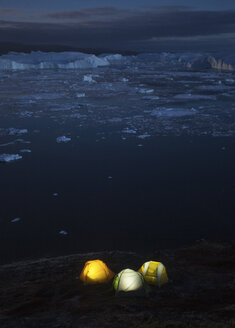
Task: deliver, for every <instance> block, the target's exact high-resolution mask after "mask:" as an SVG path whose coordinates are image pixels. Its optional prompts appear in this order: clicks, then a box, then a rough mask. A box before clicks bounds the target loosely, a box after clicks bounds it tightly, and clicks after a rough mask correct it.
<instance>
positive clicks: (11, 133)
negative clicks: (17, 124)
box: [8, 128, 28, 136]
mask: <svg viewBox="0 0 235 328" xmlns="http://www.w3.org/2000/svg"><path fill="white" fill-rule="evenodd" d="M26 133H28V130H27V129H15V128H9V132H8V134H9V136H15V135H21V134H26Z"/></svg>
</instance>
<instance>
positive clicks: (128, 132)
mask: <svg viewBox="0 0 235 328" xmlns="http://www.w3.org/2000/svg"><path fill="white" fill-rule="evenodd" d="M122 133H127V134H136V130H133V129H127V128H126V129H123V130H122Z"/></svg>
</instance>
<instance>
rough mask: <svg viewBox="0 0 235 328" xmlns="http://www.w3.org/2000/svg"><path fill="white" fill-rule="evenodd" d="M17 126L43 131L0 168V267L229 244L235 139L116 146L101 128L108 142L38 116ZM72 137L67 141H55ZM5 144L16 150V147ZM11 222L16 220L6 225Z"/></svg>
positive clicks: (234, 222) (234, 216) (234, 209)
mask: <svg viewBox="0 0 235 328" xmlns="http://www.w3.org/2000/svg"><path fill="white" fill-rule="evenodd" d="M26 122H27V124H26ZM1 123H2V127H4V125H5V126H6V127H8V126H15V127H21V126H19V123H17V122H13V121H11V122H8V121H5V122H1ZM17 124H18V126H17ZM23 127H24V128H28V129H29V130H30V131H33V129H39V130H40V132H38V133H33V132H31V133H30V135H29V136H28V137H25V139H26V140H30V141H31V144H30V145H18V146H17V147H18V150H19V149H22V148H30V149H31V150H32V153H30V154H23V159H22V160H19V161H16V162H12V163H8V164H1V166H0V185H1V188H0V200H1V208H0V262H1V263H5V262H11V261H13V260H18V259H26V258H35V257H41V256H53V255H62V254H69V253H75V252H84V251H86V252H87V251H100V250H117V249H118V250H133V251H148V250H157V249H159V248H167V247H175V246H179V245H186V244H191V243H194V242H195V241H196V240H199V239H202V238H205V239H209V240H229V239H232V238H234V231H235V202H234V195H235V170H234V164H235V152H234V143H235V138H232V137H231V138H230V137H225V138H219V137H218V138H215V137H189V136H185V137H183V136H182V137H151V138H148V139H145V140H139V139H137V138H135V137H131V136H130V137H128V138H127V140H121V138H120V134H118V133H115V131H112V133H111V131H109V130H108V128H107V131H104V129H102V132H105V134H104V135H105V138H106V139H104V140H100V141H99V142H96V139H97V133H99V131H98V130H97V129H95V128H93V129H92V128H90V129H84V130H83V129H82V128H80V129H79V128H77V127H75V125H74V124H73V122H72V121H71V123H68V124H67V125H66V130H65V127H64V126H63V125H59V124H57V123H55V122H52V121H49V120H41V119H39V120H34V121H33V120H32V121H31V120H30V119H29V120H25V121H24V126H23ZM68 131H70V132H71V138H72V141H71V142H69V143H67V144H57V143H56V141H55V140H56V137H58V136H59V135H63V134H65V133H66V132H68ZM77 136H79V138H77ZM100 136H102V134H101V135H100ZM100 136H99V138H100ZM2 141H7V140H3V139H2ZM139 143H141V144H143V147H138V146H137V145H138V144H139ZM10 147H11V146H9V148H8V152H9V151H10V150H12V151H11V153H16V151H17V150H16V145H14V146H12V149H11V148H10ZM4 151H5V149H1V152H4ZM109 176H112V179H109V178H108V177H109ZM55 192H57V193H58V196H57V197H55V196H53V193H55ZM15 217H20V218H21V221H19V222H16V223H11V222H10V221H11V219H13V218H15ZM60 230H65V231H67V232H68V235H66V236H63V235H60V234H59V231H60Z"/></svg>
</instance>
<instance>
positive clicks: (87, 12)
mask: <svg viewBox="0 0 235 328" xmlns="http://www.w3.org/2000/svg"><path fill="white" fill-rule="evenodd" d="M130 13H131V10H124V9H118V8H114V7H98V8H81V9H80V10H71V11H57V12H50V13H46V14H44V15H41V16H40V17H41V18H51V19H55V20H74V19H97V18H98V17H106V18H107V17H110V16H111V17H112V18H120V17H123V16H126V15H129V14H130Z"/></svg>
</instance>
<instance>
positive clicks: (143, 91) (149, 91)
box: [136, 88, 154, 94]
mask: <svg viewBox="0 0 235 328" xmlns="http://www.w3.org/2000/svg"><path fill="white" fill-rule="evenodd" d="M136 91H137V92H138V93H143V94H146V93H147V94H148V93H153V92H154V90H153V89H141V88H136Z"/></svg>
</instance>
